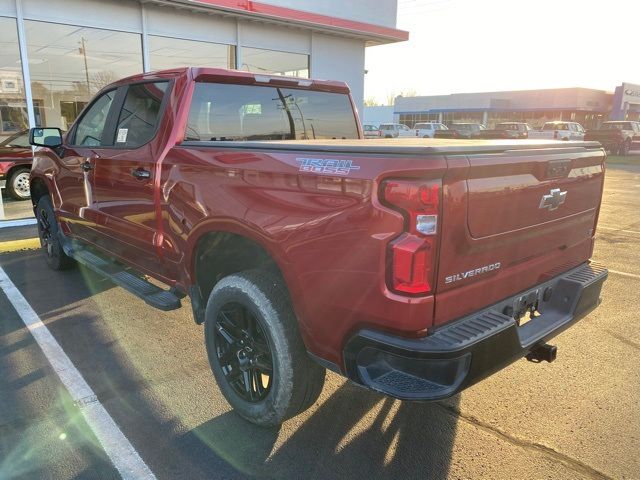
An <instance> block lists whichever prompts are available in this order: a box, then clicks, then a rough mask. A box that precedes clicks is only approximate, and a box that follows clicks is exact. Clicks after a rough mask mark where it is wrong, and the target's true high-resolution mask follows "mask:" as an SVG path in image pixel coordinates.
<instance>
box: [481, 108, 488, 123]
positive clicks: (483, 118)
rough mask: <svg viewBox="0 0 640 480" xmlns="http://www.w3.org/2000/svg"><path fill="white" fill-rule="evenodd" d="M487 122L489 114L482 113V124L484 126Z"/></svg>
mask: <svg viewBox="0 0 640 480" xmlns="http://www.w3.org/2000/svg"><path fill="white" fill-rule="evenodd" d="M488 121H489V112H487V111H484V112H482V124H483V125H486V124H487V122H488Z"/></svg>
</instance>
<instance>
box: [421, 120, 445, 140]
mask: <svg viewBox="0 0 640 480" xmlns="http://www.w3.org/2000/svg"><path fill="white" fill-rule="evenodd" d="M413 128H414V129H415V131H416V137H421V138H434V135H435V133H436V132H437V131H438V130H448V128H447V126H446V125H445V124H443V123H438V122H425V123H416V124H415V125H414V126H413Z"/></svg>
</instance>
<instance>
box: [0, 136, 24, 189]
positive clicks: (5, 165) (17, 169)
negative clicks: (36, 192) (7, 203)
mask: <svg viewBox="0 0 640 480" xmlns="http://www.w3.org/2000/svg"><path fill="white" fill-rule="evenodd" d="M31 157H32V155H31V145H30V144H29V131H28V130H24V131H22V132H18V133H16V134H14V135H12V136H10V137H8V138H7V139H5V140H4V141H3V142H2V143H0V186H4V188H6V190H7V193H8V194H9V195H10V196H11V197H13V198H14V199H16V200H28V199H29V197H30V195H31V194H30V191H29V173H30V171H31V162H32V158H31ZM2 184H4V185H2Z"/></svg>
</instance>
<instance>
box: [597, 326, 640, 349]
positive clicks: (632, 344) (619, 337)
mask: <svg viewBox="0 0 640 480" xmlns="http://www.w3.org/2000/svg"><path fill="white" fill-rule="evenodd" d="M605 331H606V332H607V333H608V334H609V335H611V336H612V337H613V338H615V339H616V340H619V341H621V342H622V343H624V344H625V345H628V346H630V347H632V348H635V349H636V350H640V344H638V343H636V342H634V341H633V340H629V339H628V338H625V337H623V336H622V335H620V334H619V333H617V332H614V331H612V330H605Z"/></svg>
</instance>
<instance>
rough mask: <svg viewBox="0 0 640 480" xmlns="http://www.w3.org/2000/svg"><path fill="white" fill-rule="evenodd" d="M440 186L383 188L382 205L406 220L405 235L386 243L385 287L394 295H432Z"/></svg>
mask: <svg viewBox="0 0 640 480" xmlns="http://www.w3.org/2000/svg"><path fill="white" fill-rule="evenodd" d="M441 186H442V183H441V182H440V181H439V180H437V181H429V182H424V181H420V180H387V181H385V182H384V184H383V188H382V196H383V198H382V201H383V203H385V204H387V205H388V206H390V207H391V208H393V209H394V210H398V211H400V212H401V213H402V214H403V216H404V218H405V231H404V233H402V234H401V235H400V236H399V237H396V238H395V239H394V240H392V241H391V242H390V243H389V252H388V283H389V287H390V288H391V289H392V290H394V291H396V292H399V293H405V294H407V293H408V294H414V295H417V294H419V295H425V294H427V293H430V292H432V291H433V282H434V273H435V261H436V246H437V234H438V211H439V209H440V193H441V192H440V191H441Z"/></svg>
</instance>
